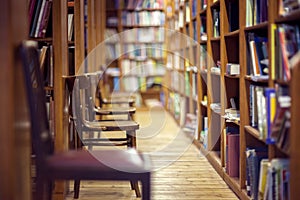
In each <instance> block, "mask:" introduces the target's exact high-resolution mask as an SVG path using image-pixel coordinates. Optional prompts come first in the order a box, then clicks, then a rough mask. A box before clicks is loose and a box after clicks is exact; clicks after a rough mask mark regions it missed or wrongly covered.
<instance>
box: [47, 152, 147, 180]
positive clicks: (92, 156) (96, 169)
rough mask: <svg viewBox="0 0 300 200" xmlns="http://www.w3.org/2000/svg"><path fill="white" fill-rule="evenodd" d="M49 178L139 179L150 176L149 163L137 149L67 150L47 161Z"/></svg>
mask: <svg viewBox="0 0 300 200" xmlns="http://www.w3.org/2000/svg"><path fill="white" fill-rule="evenodd" d="M46 165H47V168H46V172H47V174H48V178H49V179H51V177H55V179H57V178H59V179H74V178H75V179H76V178H78V179H81V180H83V179H85V180H140V176H141V173H145V174H147V173H150V172H149V171H150V160H149V158H148V157H147V156H145V155H142V154H139V153H138V152H137V151H136V150H135V149H127V150H116V149H115V150H99V151H87V150H78V151H75V150H74V151H68V152H63V153H57V154H54V155H52V156H50V157H48V158H47V160H46Z"/></svg>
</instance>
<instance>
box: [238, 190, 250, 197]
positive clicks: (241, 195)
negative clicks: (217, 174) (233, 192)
mask: <svg viewBox="0 0 300 200" xmlns="http://www.w3.org/2000/svg"><path fill="white" fill-rule="evenodd" d="M240 197H241V199H244V200H251V198H250V197H249V196H248V195H247V191H246V189H242V190H241V192H240Z"/></svg>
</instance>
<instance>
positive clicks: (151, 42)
mask: <svg viewBox="0 0 300 200" xmlns="http://www.w3.org/2000/svg"><path fill="white" fill-rule="evenodd" d="M113 43H118V42H113ZM154 43H155V44H164V42H163V41H155V40H153V41H150V42H126V41H125V42H123V44H154Z"/></svg>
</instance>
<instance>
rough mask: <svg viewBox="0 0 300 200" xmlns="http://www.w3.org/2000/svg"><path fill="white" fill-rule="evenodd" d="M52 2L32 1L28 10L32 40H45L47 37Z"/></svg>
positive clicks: (50, 0)
mask: <svg viewBox="0 0 300 200" xmlns="http://www.w3.org/2000/svg"><path fill="white" fill-rule="evenodd" d="M51 8H52V0H30V1H29V8H28V16H29V24H30V32H29V36H30V37H32V38H43V37H45V35H46V31H47V28H48V24H49V23H48V22H49V20H50V15H51Z"/></svg>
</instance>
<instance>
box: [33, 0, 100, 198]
mask: <svg viewBox="0 0 300 200" xmlns="http://www.w3.org/2000/svg"><path fill="white" fill-rule="evenodd" d="M28 2H29V3H28V5H29V7H28V13H27V14H28V15H29V16H31V14H30V5H32V4H33V3H34V2H35V6H33V8H34V9H33V10H32V11H33V14H32V16H33V18H34V17H35V16H41V17H42V18H41V20H40V22H39V20H37V21H38V22H37V24H38V23H40V24H43V16H47V15H46V14H43V13H46V12H45V10H47V5H48V7H49V5H50V6H51V9H48V12H49V14H48V17H49V20H48V21H47V23H48V26H47V29H45V30H46V34H44V35H39V34H35V35H32V34H29V38H28V39H30V40H35V41H37V42H38V43H39V45H40V46H43V45H47V46H48V47H50V48H49V49H51V51H50V53H49V54H48V55H47V56H48V60H49V63H47V64H48V65H49V66H50V68H49V70H48V71H49V73H50V74H51V78H50V80H51V84H50V85H48V86H47V87H45V89H46V90H47V91H49V92H48V93H49V94H50V102H51V103H50V105H52V106H50V107H53V109H51V108H50V111H51V113H52V115H53V116H52V117H51V118H52V126H51V127H53V135H54V144H55V151H57V152H59V151H63V150H66V149H67V148H69V146H68V145H69V141H70V138H69V134H68V133H69V112H68V107H69V105H68V102H69V101H68V100H67V98H68V97H69V96H68V95H69V94H68V90H67V85H66V83H65V82H64V80H65V79H63V77H64V76H67V75H74V74H76V73H78V72H80V71H79V70H81V72H91V71H96V70H98V69H96V65H95V64H94V63H89V64H90V65H89V66H87V67H83V62H84V59H85V56H86V54H87V53H89V52H91V51H92V50H93V49H94V48H95V46H96V44H97V43H99V42H101V41H102V40H103V37H104V33H103V30H104V22H103V21H104V18H105V14H103V13H105V12H104V10H105V1H94V0H89V1H84V0H76V1H58V0H38V1H34V0H33V1H28ZM33 5H34V4H33ZM38 5H40V8H39V9H37V8H38V7H39V6H38ZM35 13H41V14H35ZM70 14H72V17H69V16H70ZM35 26H37V27H38V25H35ZM30 27H32V26H30ZM70 27H72V29H73V31H72V37H70V36H69V34H70V33H71V32H70V30H71V29H70ZM31 29H32V28H30V29H29V30H30V32H31ZM37 30H38V29H37ZM36 32H38V31H36ZM99 55H100V54H99ZM98 58H101V55H100V56H98ZM95 62H96V60H95ZM49 66H48V67H49ZM67 191H68V187H67V184H66V182H56V183H55V188H54V194H53V198H54V199H63V198H64V195H65V193H66V192H67Z"/></svg>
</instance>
